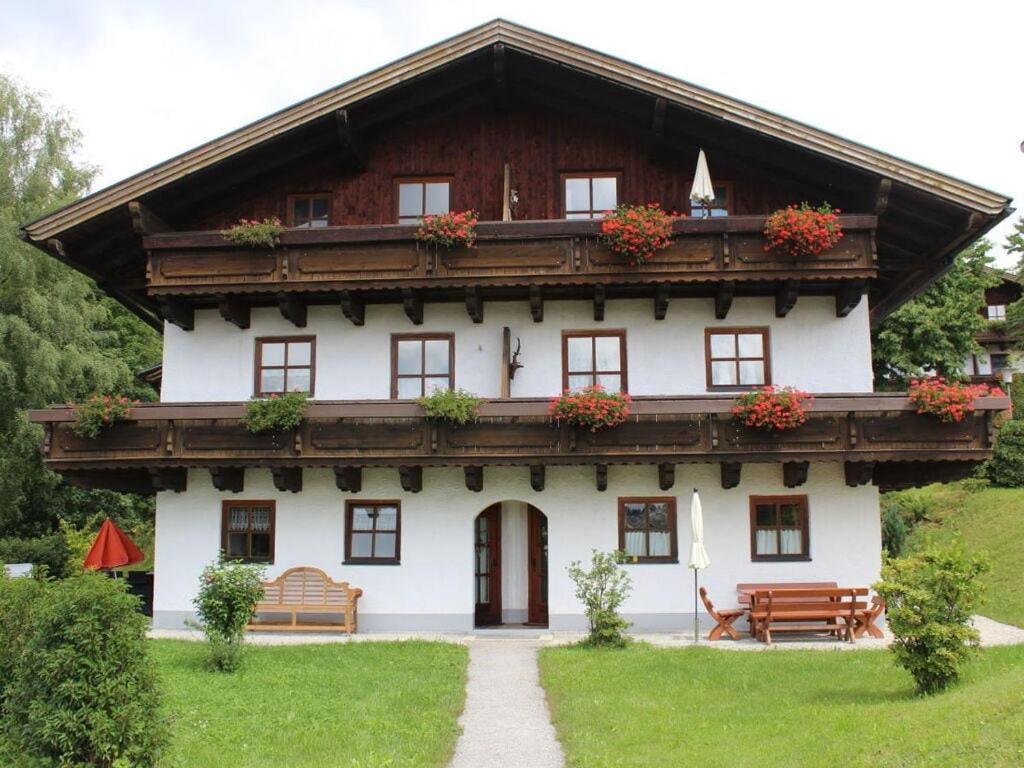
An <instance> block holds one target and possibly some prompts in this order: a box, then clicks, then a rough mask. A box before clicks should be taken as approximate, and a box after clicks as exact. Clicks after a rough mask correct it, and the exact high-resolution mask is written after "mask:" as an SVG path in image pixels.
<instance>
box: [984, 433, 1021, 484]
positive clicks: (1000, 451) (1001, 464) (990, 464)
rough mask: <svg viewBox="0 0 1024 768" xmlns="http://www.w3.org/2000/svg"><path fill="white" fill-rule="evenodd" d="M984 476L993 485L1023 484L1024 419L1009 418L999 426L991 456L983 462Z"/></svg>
mask: <svg viewBox="0 0 1024 768" xmlns="http://www.w3.org/2000/svg"><path fill="white" fill-rule="evenodd" d="M985 476H986V477H987V478H988V479H989V480H991V481H992V484H993V485H1001V486H1003V487H1005V488H1019V487H1021V486H1024V421H1021V420H1018V419H1011V420H1010V421H1007V422H1005V423H1004V424H1003V425H1002V426H1001V427H999V430H998V431H997V432H996V444H995V447H994V448H993V450H992V458H991V459H989V460H988V461H987V462H985Z"/></svg>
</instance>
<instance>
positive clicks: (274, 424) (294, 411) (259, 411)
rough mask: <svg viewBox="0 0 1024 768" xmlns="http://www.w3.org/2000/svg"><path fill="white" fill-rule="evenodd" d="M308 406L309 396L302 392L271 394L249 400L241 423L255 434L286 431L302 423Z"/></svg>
mask: <svg viewBox="0 0 1024 768" xmlns="http://www.w3.org/2000/svg"><path fill="white" fill-rule="evenodd" d="M308 406H309V398H308V397H307V396H306V394H305V393H304V392H287V393H285V394H283V395H277V394H273V395H270V396H269V397H264V398H259V399H256V400H250V401H249V402H248V403H246V405H245V416H244V417H243V418H242V424H243V425H244V426H245V428H246V429H248V430H249V431H250V432H252V433H253V434H257V435H262V434H268V433H277V432H287V431H288V430H290V429H295V428H296V427H298V426H299V425H300V424H301V423H302V420H303V419H304V418H305V417H306V408H307V407H308Z"/></svg>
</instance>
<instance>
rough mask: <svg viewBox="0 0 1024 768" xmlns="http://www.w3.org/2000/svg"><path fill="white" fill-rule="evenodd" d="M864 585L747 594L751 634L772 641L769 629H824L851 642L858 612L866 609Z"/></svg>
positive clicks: (775, 590)
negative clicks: (748, 597) (752, 632)
mask: <svg viewBox="0 0 1024 768" xmlns="http://www.w3.org/2000/svg"><path fill="white" fill-rule="evenodd" d="M867 594H868V590H867V588H866V587H855V588H817V589H813V588H803V589H764V590H757V591H755V592H753V593H752V594H751V596H750V623H751V626H752V627H753V630H754V635H755V637H757V638H758V639H759V640H761V641H762V642H765V643H769V644H770V643H771V642H772V632H827V633H829V634H834V635H835V636H836V637H837V638H844V639H846V640H848V641H849V642H851V643H852V642H854V639H855V632H856V627H857V617H858V614H861V613H863V612H864V611H866V610H867V607H868V604H867V602H866V601H865V600H864V599H860V598H864V597H865V596H866V595H867Z"/></svg>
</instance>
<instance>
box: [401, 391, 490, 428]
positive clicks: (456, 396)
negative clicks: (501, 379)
mask: <svg viewBox="0 0 1024 768" xmlns="http://www.w3.org/2000/svg"><path fill="white" fill-rule="evenodd" d="M416 402H417V403H419V404H420V405H421V406H422V407H423V411H424V413H426V415H427V418H428V419H432V420H434V421H446V422H448V423H450V424H468V423H469V422H471V421H476V415H477V412H478V411H479V410H480V404H481V403H482V402H483V399H482V398H479V397H477V396H476V395H474V394H473V393H472V392H467V391H466V390H464V389H435V390H434V391H433V392H431V393H430V394H429V395H427V396H426V397H421V398H419V399H418V400H417V401H416Z"/></svg>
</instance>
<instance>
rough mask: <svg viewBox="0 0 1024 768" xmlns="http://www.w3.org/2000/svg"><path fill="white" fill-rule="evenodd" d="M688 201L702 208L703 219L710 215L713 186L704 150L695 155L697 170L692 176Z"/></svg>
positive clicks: (713, 196) (713, 195) (713, 194)
mask: <svg viewBox="0 0 1024 768" xmlns="http://www.w3.org/2000/svg"><path fill="white" fill-rule="evenodd" d="M690 200H692V201H693V202H695V203H698V204H699V205H702V206H703V207H704V218H707V217H708V216H709V215H710V211H711V204H712V203H713V202H715V185H714V184H712V183H711V171H709V170H708V158H707V156H706V155H705V154H704V150H703V149H702V150H701V151H700V154H698V155H697V170H696V171H695V172H694V174H693V186H692V187H690Z"/></svg>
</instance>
